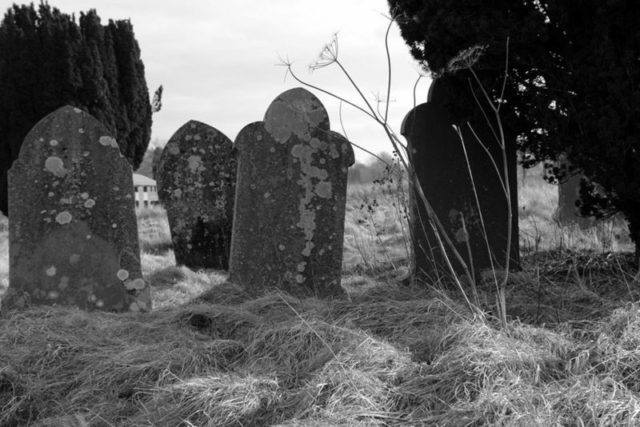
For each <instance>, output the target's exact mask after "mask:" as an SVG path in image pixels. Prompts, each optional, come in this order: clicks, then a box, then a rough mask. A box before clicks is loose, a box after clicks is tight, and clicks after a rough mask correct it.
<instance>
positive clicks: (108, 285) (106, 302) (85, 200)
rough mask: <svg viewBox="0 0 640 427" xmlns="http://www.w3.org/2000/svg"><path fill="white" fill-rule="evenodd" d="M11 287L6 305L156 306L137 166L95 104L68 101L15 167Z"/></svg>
mask: <svg viewBox="0 0 640 427" xmlns="http://www.w3.org/2000/svg"><path fill="white" fill-rule="evenodd" d="M8 176H9V217H10V221H9V260H10V265H9V289H8V292H7V294H6V295H5V297H4V299H3V301H2V305H3V310H4V309H8V308H23V307H26V306H29V305H40V304H45V305H64V306H76V307H79V308H82V309H86V310H93V309H100V310H109V311H140V310H150V309H151V296H150V290H149V287H148V285H147V284H146V282H145V281H144V279H143V278H142V273H141V269H140V251H139V246H138V230H137V222H136V215H135V208H134V200H133V181H132V173H131V167H130V166H129V163H128V162H127V160H126V159H125V158H124V157H122V155H121V154H120V151H119V148H118V144H117V142H116V140H115V139H114V138H113V137H111V135H110V134H109V132H108V131H107V130H106V128H105V127H104V126H103V125H102V124H101V123H99V122H98V121H97V120H96V119H95V118H93V117H92V116H91V115H89V114H88V113H86V112H84V111H82V110H80V109H78V108H73V107H70V106H65V107H62V108H60V109H58V110H56V111H54V112H53V113H51V114H49V115H48V116H46V117H45V118H43V119H42V120H41V121H40V122H38V123H37V124H36V125H35V126H34V127H33V129H31V131H30V132H29V134H28V135H27V136H26V138H25V140H24V143H23V144H22V148H21V150H20V155H19V157H18V159H17V160H16V161H15V162H14V164H13V166H12V167H11V169H10V170H9V175H8Z"/></svg>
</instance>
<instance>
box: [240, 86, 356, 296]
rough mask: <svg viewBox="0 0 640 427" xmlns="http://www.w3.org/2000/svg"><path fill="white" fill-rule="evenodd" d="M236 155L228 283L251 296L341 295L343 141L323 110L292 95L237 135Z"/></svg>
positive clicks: (301, 94)
mask: <svg viewBox="0 0 640 427" xmlns="http://www.w3.org/2000/svg"><path fill="white" fill-rule="evenodd" d="M235 147H236V150H237V151H238V178H237V182H236V186H237V190H236V204H235V211H234V212H235V214H234V223H233V235H232V242H231V260H230V266H229V279H230V280H231V281H232V282H235V283H238V284H240V285H241V286H243V287H244V288H245V289H247V290H249V291H250V292H254V293H257V292H259V291H260V290H261V289H264V288H265V287H277V288H280V289H283V290H285V291H287V292H289V293H292V294H294V295H317V296H321V297H325V296H335V295H340V294H341V293H342V292H343V291H342V288H341V286H340V278H341V266H342V248H343V237H344V215H345V202H346V188H347V169H348V167H349V166H351V165H352V164H353V162H354V156H353V149H352V148H351V144H350V143H349V141H347V140H346V139H345V138H344V137H343V136H341V135H339V134H338V133H336V132H333V131H331V130H330V129H329V117H328V115H327V112H326V110H325V108H324V106H323V105H322V103H321V102H320V101H319V100H318V99H317V98H316V97H315V96H313V94H311V93H310V92H308V91H306V90H304V89H302V88H296V89H291V90H288V91H286V92H284V93H282V94H281V95H280V96H278V97H277V98H276V99H275V100H274V101H273V102H272V103H271V105H270V106H269V108H268V109H267V112H266V114H265V117H264V121H262V122H256V123H252V124H250V125H248V126H246V127H245V128H244V129H242V131H240V134H239V135H238V137H237V139H236V143H235Z"/></svg>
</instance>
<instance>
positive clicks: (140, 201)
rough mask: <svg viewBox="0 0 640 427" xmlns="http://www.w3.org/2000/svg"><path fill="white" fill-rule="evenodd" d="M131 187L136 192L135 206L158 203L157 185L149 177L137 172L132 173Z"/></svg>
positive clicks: (143, 206)
mask: <svg viewBox="0 0 640 427" xmlns="http://www.w3.org/2000/svg"><path fill="white" fill-rule="evenodd" d="M133 189H134V190H135V194H136V208H145V207H149V206H154V205H157V204H159V203H160V202H159V200H158V187H156V182H155V181H154V180H152V179H151V178H147V177H146V176H144V175H140V174H137V173H134V174H133Z"/></svg>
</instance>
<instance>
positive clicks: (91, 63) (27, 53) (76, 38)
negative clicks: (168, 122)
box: [0, 3, 152, 213]
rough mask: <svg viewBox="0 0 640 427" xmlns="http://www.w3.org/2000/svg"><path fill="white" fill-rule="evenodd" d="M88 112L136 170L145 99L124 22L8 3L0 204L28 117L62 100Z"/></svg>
mask: <svg viewBox="0 0 640 427" xmlns="http://www.w3.org/2000/svg"><path fill="white" fill-rule="evenodd" d="M67 104H70V105H73V106H76V107H79V108H82V109H85V110H87V111H88V112H89V113H91V114H92V115H93V116H95V117H96V118H97V119H98V120H100V121H101V122H102V123H103V124H104V125H105V126H106V127H107V128H108V129H109V130H110V131H111V132H112V133H113V134H114V136H115V137H116V139H117V140H118V143H119V146H120V151H121V152H122V154H123V155H124V156H125V157H126V158H127V159H128V160H129V162H130V163H131V165H132V166H133V168H134V169H135V168H137V167H138V165H139V164H140V162H141V161H142V157H143V156H144V153H145V151H146V148H147V145H148V143H149V137H150V134H151V114H152V112H151V104H150V102H149V94H148V89H147V84H146V81H145V76H144V65H143V63H142V60H141V59H140V48H139V46H138V43H137V41H136V39H135V35H134V32H133V26H132V25H131V22H129V21H112V20H109V22H108V24H107V25H102V23H101V21H100V18H99V16H98V15H97V13H96V11H95V10H90V11H88V12H86V13H81V14H80V17H79V19H78V20H76V19H75V17H74V16H71V15H68V14H64V13H61V12H60V11H59V10H58V9H56V8H52V7H51V6H49V5H48V4H46V3H41V4H40V5H39V6H38V7H37V8H36V7H34V5H33V4H31V5H30V6H18V5H13V7H11V8H10V9H9V10H7V12H6V13H5V15H4V19H3V20H2V22H1V23H0V210H2V211H3V212H5V213H6V212H7V171H8V169H9V168H10V167H11V164H12V163H13V161H14V160H15V159H16V158H17V156H18V154H19V151H20V146H21V144H22V140H23V139H24V137H25V136H26V135H27V133H28V132H29V130H30V129H31V128H32V127H33V125H35V123H36V122H37V121H38V120H40V119H41V118H43V117H44V116H45V115H47V114H48V113H50V112H52V111H54V110H55V109H57V108H58V107H61V106H63V105H67Z"/></svg>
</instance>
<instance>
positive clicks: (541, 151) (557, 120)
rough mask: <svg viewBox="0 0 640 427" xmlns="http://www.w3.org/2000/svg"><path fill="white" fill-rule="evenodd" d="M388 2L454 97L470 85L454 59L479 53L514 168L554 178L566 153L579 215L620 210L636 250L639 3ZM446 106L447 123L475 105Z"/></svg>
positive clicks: (639, 230)
mask: <svg viewBox="0 0 640 427" xmlns="http://www.w3.org/2000/svg"><path fill="white" fill-rule="evenodd" d="M388 1H389V6H390V10H391V12H392V14H393V15H394V16H395V17H396V19H397V22H398V24H399V26H400V29H401V32H402V36H403V38H404V39H405V41H406V42H407V44H408V45H409V47H410V49H411V53H412V55H413V56H414V57H415V58H416V59H417V60H419V61H420V62H421V63H422V64H423V65H424V66H425V68H426V69H427V70H429V71H431V72H432V73H433V74H434V76H435V77H439V76H444V75H446V76H448V77H447V78H448V80H449V81H450V82H452V83H451V85H450V86H451V87H452V88H453V89H452V90H453V91H454V93H455V91H467V93H468V91H469V87H470V85H469V81H470V80H473V79H471V78H470V74H469V71H468V69H467V68H466V65H467V64H468V62H467V63H465V60H464V59H461V57H460V55H459V53H460V52H463V51H466V52H469V49H471V50H473V48H474V47H478V46H480V47H481V51H482V55H481V56H480V57H479V58H478V59H477V61H476V62H475V63H474V65H473V69H474V70H475V71H476V72H477V75H478V76H479V78H480V80H481V81H482V83H483V85H484V86H485V88H486V89H487V91H488V93H489V96H490V97H491V99H492V100H493V101H494V102H498V101H499V100H500V99H502V101H501V102H502V104H501V110H500V113H501V116H502V120H503V122H504V124H505V127H506V128H507V130H508V131H511V132H513V134H514V135H517V138H515V139H514V141H517V146H518V149H520V151H521V153H522V159H523V164H524V165H525V166H530V165H533V164H535V163H537V162H540V161H545V162H546V164H547V167H548V178H549V180H551V181H554V180H556V179H557V178H561V177H562V176H563V174H564V173H566V171H563V170H559V169H557V168H553V167H551V164H552V163H551V162H553V161H555V160H556V159H557V158H558V157H559V155H560V154H566V156H567V158H568V159H569V160H570V162H571V164H572V165H573V166H574V167H575V168H577V169H580V170H581V171H582V173H583V174H584V175H585V176H586V177H587V181H585V182H584V185H583V188H582V193H583V195H582V206H581V209H582V212H583V213H584V214H588V215H595V216H599V217H604V216H608V215H611V214H613V213H616V212H621V213H622V214H624V216H625V217H626V219H627V220H628V222H629V228H630V232H631V237H632V239H633V240H634V242H635V243H636V254H638V243H640V138H639V137H640V32H639V31H637V28H636V27H637V25H638V22H640V3H638V2H635V1H633V0H609V1H604V2H603V1H598V0H581V1H579V2H574V1H570V0H549V1H545V2H540V1H538V0H519V1H515V2H514V1H510V0H493V1H491V2H485V1H481V0H456V1H453V0H450V1H436V0H388ZM507 39H508V40H509V43H508V50H507ZM476 51H477V50H476ZM507 54H508V55H507ZM462 56H463V57H464V55H462ZM507 58H508V80H507V83H506V86H505V88H504V96H503V97H502V98H501V96H500V95H501V93H502V91H503V88H502V78H503V76H504V70H505V61H506V59H507ZM449 100H450V105H448V109H449V110H450V111H453V112H454V116H456V117H460V118H465V117H467V116H468V115H469V114H474V113H472V112H470V110H471V109H473V108H477V106H475V105H473V104H469V103H468V102H466V101H462V102H461V101H460V100H468V97H455V96H453V97H450V98H449ZM475 114H477V113H475Z"/></svg>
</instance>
